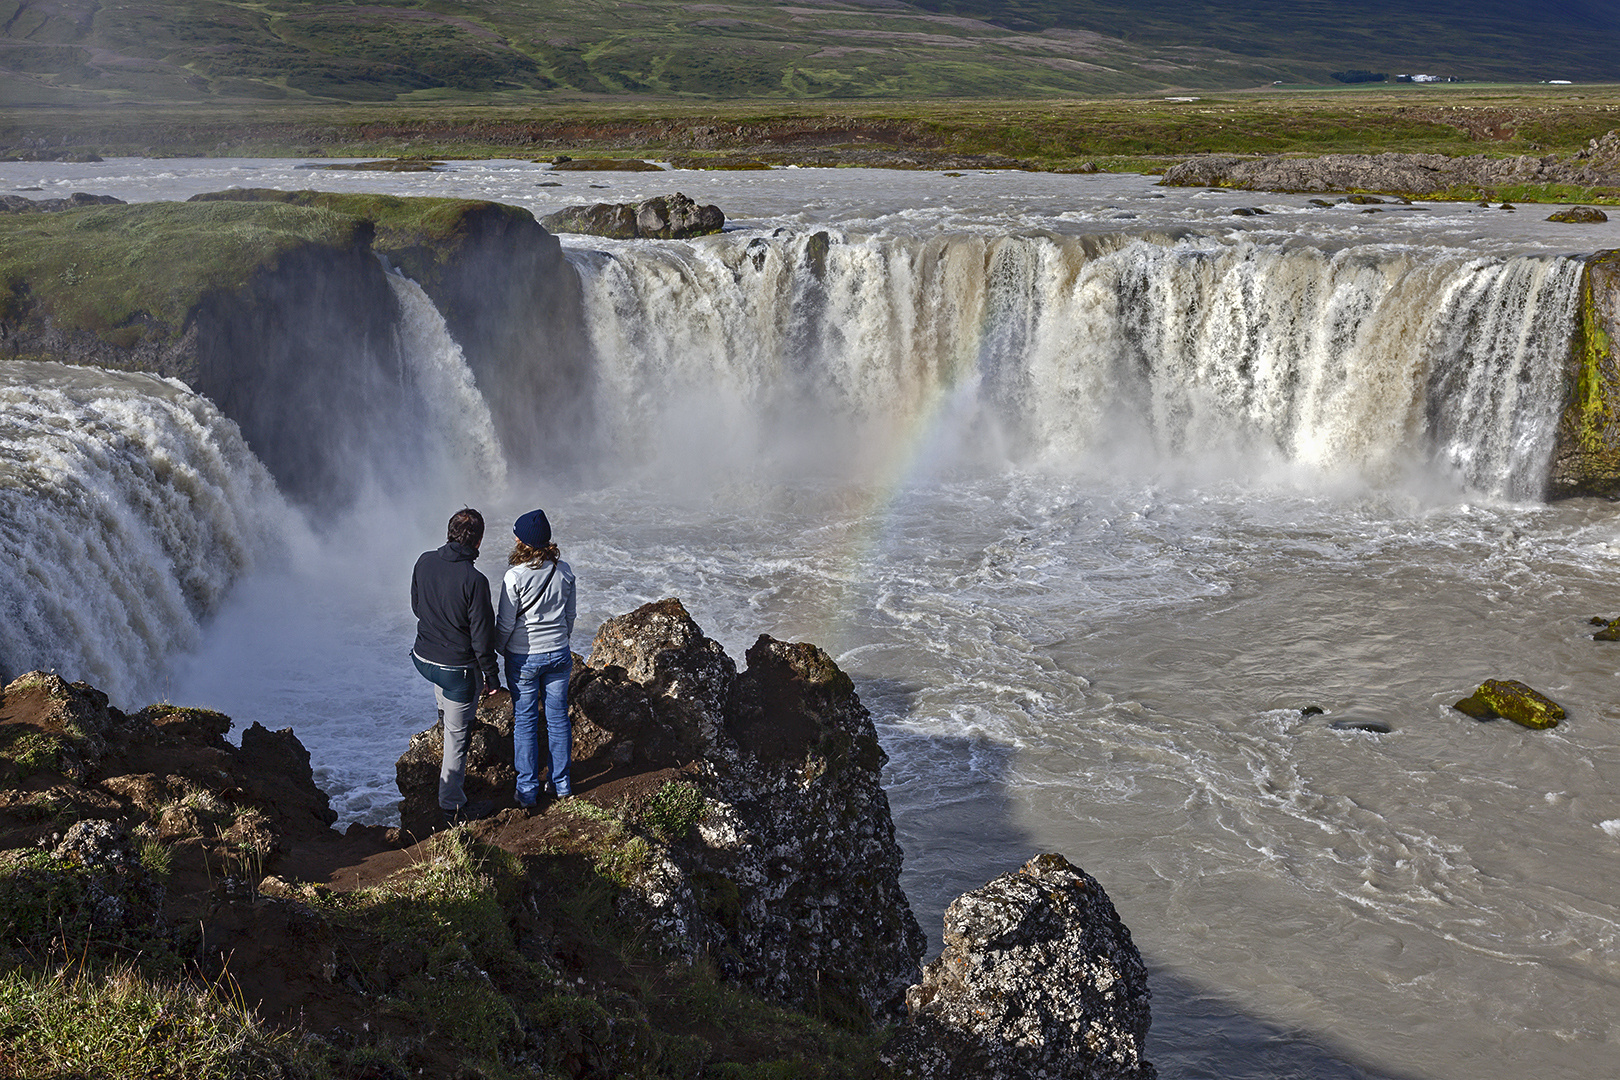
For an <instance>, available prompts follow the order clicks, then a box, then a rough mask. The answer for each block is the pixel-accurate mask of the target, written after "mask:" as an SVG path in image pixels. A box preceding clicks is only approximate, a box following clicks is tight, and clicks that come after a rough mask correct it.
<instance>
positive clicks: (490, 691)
mask: <svg viewBox="0 0 1620 1080" xmlns="http://www.w3.org/2000/svg"><path fill="white" fill-rule="evenodd" d="M500 692H501V688H500V687H498V686H486V687H484V696H485V697H494V696H495V695H496V694H498V693H500Z"/></svg>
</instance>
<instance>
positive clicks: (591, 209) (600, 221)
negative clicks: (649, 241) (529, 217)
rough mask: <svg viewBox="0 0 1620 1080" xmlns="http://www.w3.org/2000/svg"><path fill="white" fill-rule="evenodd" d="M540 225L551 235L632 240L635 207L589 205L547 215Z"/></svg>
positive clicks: (634, 224)
mask: <svg viewBox="0 0 1620 1080" xmlns="http://www.w3.org/2000/svg"><path fill="white" fill-rule="evenodd" d="M540 224H541V225H543V226H545V227H546V228H547V229H549V230H551V231H552V232H561V233H583V234H585V235H588V236H605V237H607V238H608V239H609V240H634V239H635V238H636V236H637V235H638V234H637V232H636V208H635V207H634V206H631V205H629V204H628V203H592V204H591V205H589V206H570V207H567V208H565V209H562V210H558V211H557V212H556V213H554V214H547V215H546V216H545V217H543V218H541V219H540Z"/></svg>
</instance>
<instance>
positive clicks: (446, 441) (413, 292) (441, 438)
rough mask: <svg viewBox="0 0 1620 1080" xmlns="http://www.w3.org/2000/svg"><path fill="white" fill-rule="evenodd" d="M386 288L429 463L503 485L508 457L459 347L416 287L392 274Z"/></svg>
mask: <svg viewBox="0 0 1620 1080" xmlns="http://www.w3.org/2000/svg"><path fill="white" fill-rule="evenodd" d="M388 284H389V285H390V286H391V287H392V288H393V290H394V298H395V299H396V300H398V301H399V308H400V323H399V337H400V355H401V356H402V357H403V358H404V361H405V363H406V365H407V366H408V368H409V370H410V373H411V376H412V378H413V379H414V380H415V382H416V386H417V389H418V393H419V395H420V398H421V401H422V405H423V408H424V410H425V412H426V414H427V426H428V436H429V442H430V443H431V444H432V446H431V453H430V460H431V461H433V462H434V464H435V466H436V467H437V468H438V469H440V470H441V471H444V472H447V473H448V474H450V475H465V476H480V477H483V478H485V480H486V481H487V482H488V483H489V484H490V485H491V486H494V487H499V486H500V485H501V484H503V483H505V481H506V454H505V453H504V452H503V451H502V449H501V442H500V438H499V437H498V436H497V435H496V434H495V420H494V418H493V417H492V416H491V415H490V411H489V403H488V402H487V401H485V400H484V396H483V395H482V394H481V393H479V392H478V385H477V384H476V383H475V382H474V381H473V376H472V371H471V370H469V369H468V367H467V359H466V357H465V356H463V355H462V352H461V346H460V345H458V344H456V341H455V339H454V338H452V337H451V336H450V328H449V327H448V326H446V325H445V322H444V316H443V315H441V314H439V309H438V308H436V307H434V306H433V301H432V300H431V299H429V298H428V295H427V293H425V292H424V291H423V290H422V287H421V286H420V285H418V284H417V283H416V282H414V281H412V280H410V279H409V278H407V277H404V276H402V275H400V274H393V273H391V274H389V275H388Z"/></svg>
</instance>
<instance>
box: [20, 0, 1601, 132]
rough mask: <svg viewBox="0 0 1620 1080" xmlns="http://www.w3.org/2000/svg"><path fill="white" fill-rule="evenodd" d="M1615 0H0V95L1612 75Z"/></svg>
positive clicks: (350, 97) (310, 97) (854, 94)
mask: <svg viewBox="0 0 1620 1080" xmlns="http://www.w3.org/2000/svg"><path fill="white" fill-rule="evenodd" d="M1617 7H1620V5H1617V4H1616V3H1614V2H1613V0H1543V3H1542V4H1541V5H1538V6H1537V7H1536V8H1535V10H1534V12H1533V13H1531V10H1530V9H1529V8H1528V7H1522V6H1519V7H1515V6H1513V5H1510V4H1509V3H1507V2H1506V0H1478V2H1477V3H1475V4H1473V5H1462V4H1456V3H1437V2H1435V0H1416V2H1415V3H1412V4H1407V5H1402V6H1395V5H1392V4H1390V3H1389V2H1388V0H1363V2H1360V3H1356V4H1351V3H1348V2H1346V0H1297V2H1293V3H1286V4H1285V3H1282V2H1280V0H1255V2H1252V3H1247V4H1235V3H1220V2H1212V0H1190V2H1185V3H1183V2H1178V0H1084V2H1077V0H915V2H914V3H904V2H901V0H799V2H797V3H789V4H773V3H766V2H764V0H702V2H685V0H463V2H454V0H394V2H393V3H385V4H377V3H353V2H344V0H332V2H326V3H320V2H310V0H125V2H123V3H113V2H104V0H0V107H18V106H25V105H71V104H94V103H115V102H147V103H183V102H216V103H227V102H244V103H246V102H262V103H270V102H286V103H299V102H323V101H345V102H355V103H364V102H385V101H396V102H402V103H416V104H432V103H455V102H464V101H468V100H471V99H474V98H476V99H478V100H481V101H486V102H490V103H505V104H521V103H526V102H534V101H545V100H557V99H574V100H578V99H581V98H584V97H595V96H599V95H617V96H624V95H632V96H640V97H658V98H688V99H694V100H703V99H735V98H751V99H771V98H777V99H784V100H795V99H800V100H802V99H814V98H911V99H915V98H929V97H978V96H987V95H994V96H997V97H1003V98H1005V97H1058V96H1066V95H1074V94H1084V95H1100V94H1110V93H1133V92H1134V93H1142V92H1153V91H1157V90H1162V89H1166V88H1172V87H1185V88H1237V87H1246V86H1256V85H1262V84H1267V83H1272V82H1284V83H1317V84H1321V83H1329V82H1330V81H1331V76H1332V73H1334V72H1339V71H1347V70H1370V71H1381V72H1388V73H1390V74H1398V73H1411V72H1424V73H1430V74H1439V75H1456V76H1459V77H1462V78H1467V79H1512V80H1527V81H1534V80H1539V79H1552V78H1572V79H1582V80H1603V79H1607V80H1620V29H1617V27H1620V16H1617V11H1616V9H1617Z"/></svg>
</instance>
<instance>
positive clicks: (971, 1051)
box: [884, 855, 1158, 1080]
mask: <svg viewBox="0 0 1620 1080" xmlns="http://www.w3.org/2000/svg"><path fill="white" fill-rule="evenodd" d="M1149 996H1150V995H1149V992H1148V985H1147V969H1146V968H1145V967H1144V966H1143V964H1142V957H1141V954H1139V953H1138V952H1137V951H1136V946H1135V945H1134V944H1133V943H1132V942H1131V932H1130V931H1129V930H1128V929H1126V928H1125V924H1124V923H1122V922H1120V921H1119V915H1118V914H1117V913H1116V912H1115V911H1114V905H1113V904H1112V903H1110V902H1109V900H1108V895H1107V894H1106V893H1105V892H1103V888H1102V886H1101V885H1099V884H1098V883H1097V881H1096V879H1095V878H1093V877H1091V876H1090V875H1089V874H1087V873H1086V872H1085V871H1083V870H1081V869H1079V868H1078V867H1076V866H1073V865H1071V864H1070V863H1069V862H1068V860H1066V859H1064V858H1063V857H1062V856H1061V855H1040V856H1037V857H1036V858H1034V859H1031V860H1030V861H1029V862H1028V863H1026V864H1025V865H1024V866H1023V867H1022V868H1021V869H1019V870H1018V871H1016V872H1014V873H1011V874H1004V875H1003V876H1001V877H999V878H997V879H996V880H994V881H992V882H990V884H988V885H986V886H984V887H983V888H982V889H975V890H974V891H973V892H970V893H966V894H964V895H963V896H960V897H958V898H957V899H956V900H955V901H953V902H952V904H951V906H950V907H949V908H948V909H947V910H946V912H945V951H944V952H943V953H941V954H940V956H939V958H938V959H936V960H935V961H934V962H933V963H931V964H929V965H928V967H927V968H926V969H925V970H924V972H923V981H922V983H921V984H920V985H917V986H913V987H912V988H911V989H910V990H909V991H908V992H907V994H906V1007H907V1012H908V1017H907V1021H906V1024H905V1026H904V1027H902V1028H901V1029H900V1031H899V1033H898V1034H897V1035H896V1036H895V1038H894V1039H893V1040H892V1041H890V1043H889V1044H888V1046H887V1047H885V1048H884V1056H885V1060H887V1061H888V1062H890V1063H891V1064H892V1065H893V1066H894V1068H895V1071H896V1073H897V1074H898V1075H900V1076H905V1077H918V1078H928V1080H947V1078H948V1080H977V1078H979V1077H1007V1078H1014V1077H1016V1078H1020V1080H1022V1078H1026V1077H1027V1078H1029V1080H1035V1078H1037V1077H1049V1076H1061V1077H1068V1078H1070V1080H1153V1078H1154V1077H1156V1076H1157V1075H1158V1073H1157V1070H1155V1069H1154V1068H1153V1066H1152V1065H1150V1064H1148V1062H1147V1061H1146V1060H1145V1059H1144V1057H1143V1045H1144V1042H1145V1040H1146V1038H1147V1032H1148V1025H1149V1023H1150V1019H1151V1018H1150V1016H1149V1013H1148V998H1149Z"/></svg>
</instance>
